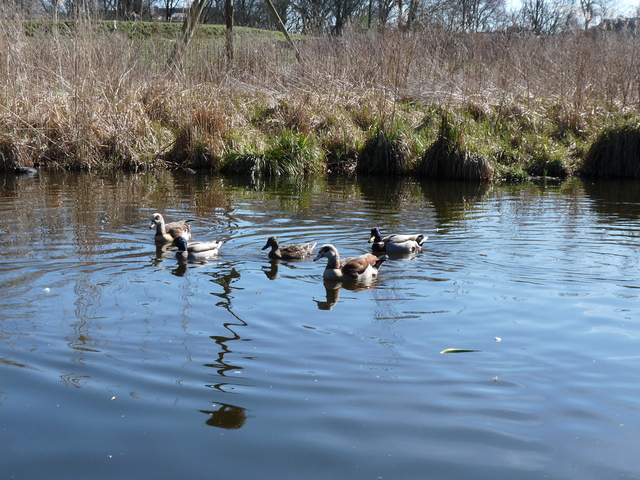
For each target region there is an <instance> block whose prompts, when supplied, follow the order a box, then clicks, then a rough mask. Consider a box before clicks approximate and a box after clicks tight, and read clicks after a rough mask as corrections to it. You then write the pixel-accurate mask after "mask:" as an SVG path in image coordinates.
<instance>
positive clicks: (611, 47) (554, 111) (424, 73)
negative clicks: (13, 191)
mask: <svg viewBox="0 0 640 480" xmlns="http://www.w3.org/2000/svg"><path fill="white" fill-rule="evenodd" d="M20 25H21V24H20V23H19V22H17V23H16V22H13V23H10V22H4V23H2V24H0V73H1V74H2V75H3V77H4V78H5V81H4V82H3V84H2V85H1V86H0V128H1V130H0V132H1V133H2V137H1V139H0V140H1V141H0V158H1V160H2V163H1V164H0V168H2V167H4V168H5V169H8V168H10V167H11V166H12V165H15V164H19V163H21V164H27V165H31V164H34V163H39V164H41V165H59V166H63V167H71V168H102V167H104V166H113V167H117V168H133V169H145V168H154V167H157V166H159V165H163V166H167V165H169V166H171V165H174V164H175V165H183V166H193V167H197V168H212V169H217V168H221V166H222V165H223V164H224V162H225V159H226V158H228V157H227V156H228V155H231V154H242V152H249V153H250V154H252V155H253V154H255V155H256V156H257V157H260V156H261V155H264V154H265V152H266V149H269V148H271V149H272V150H271V151H270V155H272V156H273V155H274V151H273V148H274V147H273V146H274V145H278V147H277V148H281V149H286V148H293V149H295V148H300V145H299V144H296V142H293V143H287V142H280V143H278V142H277V141H276V139H277V137H280V136H283V135H287V134H289V133H290V134H292V135H294V136H296V138H299V137H297V136H303V137H304V138H306V139H307V141H306V143H305V144H304V145H303V147H302V148H309V149H316V150H317V149H318V148H319V149H321V150H322V153H321V154H320V157H324V158H325V159H327V161H329V162H331V164H332V165H334V166H335V165H342V167H344V168H339V169H338V170H341V171H352V170H353V166H354V163H355V160H356V158H357V161H358V163H357V170H358V172H359V173H360V174H363V173H389V174H393V175H395V174H404V173H407V172H410V171H412V170H413V167H412V166H415V165H417V169H416V170H417V173H418V174H420V175H428V176H433V175H437V176H447V177H456V178H477V179H487V178H492V177H495V175H496V173H495V172H497V171H502V170H503V169H504V168H511V166H512V164H513V163H517V162H520V164H519V165H516V166H514V167H513V168H521V169H523V170H526V168H527V165H534V164H535V161H534V160H536V159H535V158H534V157H535V150H536V148H533V147H532V148H527V142H531V141H532V140H530V139H532V138H534V137H536V138H538V139H539V138H540V137H545V141H546V140H548V141H549V142H551V143H552V144H553V148H554V149H556V150H557V151H558V152H560V153H559V155H561V154H564V152H568V151H569V150H570V149H572V151H574V152H575V151H578V152H579V151H585V152H586V151H587V150H588V149H589V148H588V147H589V145H590V142H593V140H594V139H596V138H597V136H598V135H599V134H600V132H601V131H602V130H603V128H604V127H603V126H604V125H612V124H613V125H615V124H616V122H617V121H618V120H617V119H619V118H623V117H626V118H628V117H632V118H633V117H637V116H638V115H639V113H640V112H639V110H640V75H639V74H638V73H640V56H638V55H637V53H636V52H637V50H638V46H639V44H640V39H635V38H632V37H626V36H620V35H615V34H604V33H575V34H572V35H565V36H561V37H560V36H559V37H551V38H540V37H536V36H533V35H529V34H524V33H523V34H513V33H509V34H507V33H495V34H476V35H465V36H462V35H460V36H452V35H448V34H446V33H445V32H441V31H438V30H430V31H422V32H414V33H401V32H393V31H385V32H382V33H375V34H374V33H371V34H355V33H352V34H347V35H345V36H344V37H341V38H323V39H308V40H305V41H303V42H300V43H299V51H300V54H301V56H302V57H303V59H304V61H303V62H302V63H297V62H296V61H295V58H294V56H293V52H292V51H291V50H290V49H287V48H285V47H283V46H282V44H281V43H279V42H277V41H273V40H271V39H268V38H265V37H264V36H261V37H255V38H253V37H250V36H243V37H241V38H238V40H237V42H236V52H235V56H234V59H235V63H234V65H233V68H231V69H226V68H225V66H224V65H225V63H224V62H225V51H224V45H223V43H222V40H221V39H218V38H215V37H205V36H200V37H197V38H196V39H195V40H194V42H193V44H192V46H191V50H190V51H189V53H188V55H187V57H186V59H185V61H184V68H183V69H182V70H181V71H175V70H174V71H167V70H166V69H165V64H166V58H167V55H168V54H169V52H170V46H171V42H172V39H171V38H165V37H162V36H160V35H157V36H149V37H131V36H129V35H127V34H126V33H124V32H121V31H120V30H116V31H109V30H106V29H104V28H96V27H95V24H94V23H90V22H84V23H83V22H78V23H77V24H76V25H75V31H74V34H73V35H67V34H64V33H60V32H58V31H57V30H56V29H52V30H51V31H49V32H47V31H44V30H40V31H36V32H35V34H34V36H27V35H26V34H25V33H24V29H23V28H21V27H20ZM434 105H435V106H436V109H439V110H440V111H449V112H453V114H454V115H466V116H467V117H468V118H470V119H471V120H470V122H472V124H471V123H470V124H469V125H471V126H470V127H469V128H477V129H478V131H481V129H487V128H489V127H487V125H488V124H491V125H492V128H494V131H495V129H496V128H500V129H503V131H504V132H508V135H507V134H506V133H505V135H499V136H498V137H500V138H497V137H496V139H490V140H491V142H493V143H497V142H503V143H502V144H501V145H491V146H490V147H491V148H488V146H487V144H489V143H491V142H489V141H486V142H485V141H483V140H482V137H481V136H480V135H468V136H465V138H464V142H462V141H461V139H460V138H458V139H457V140H455V139H454V141H451V139H450V138H449V139H446V138H448V137H447V136H446V135H444V133H445V132H443V131H442V128H443V127H442V122H441V124H440V125H438V124H437V122H435V124H429V122H424V119H425V117H427V116H429V115H431V113H429V112H433V111H434ZM545 122H546V123H545ZM543 124H544V125H551V126H550V127H548V128H547V127H544V128H541V127H540V125H543ZM396 125H403V126H404V127H402V128H405V129H406V131H404V132H396V131H395V130H394V129H395V128H396V127H395V126H396ZM474 125H475V127H474ZM412 129H415V131H411V130H412ZM483 131H484V130H483ZM381 132H394V133H393V134H390V133H386V134H382V133H381ZM416 132H417V133H416ZM274 137H275V138H274ZM502 137H504V139H503V138H502ZM607 138H609V137H607ZM536 141H539V140H536ZM602 141H604V140H602ZM613 141H616V142H621V140H619V139H618V140H613ZM535 145H537V144H535V143H534V144H533V146H534V147H535ZM594 148H595V146H594ZM624 148H627V147H624ZM600 149H601V150H602V151H606V152H607V154H609V153H611V152H609V151H607V150H606V149H605V148H604V147H600ZM314 151H315V150H314ZM234 152H235V153H234ZM514 152H516V153H514ZM280 154H282V156H283V158H295V159H296V161H297V159H299V158H302V159H305V158H313V159H317V158H318V155H317V154H316V153H309V154H297V153H295V152H294V154H293V155H292V154H291V152H286V151H282V152H280ZM594 155H595V154H594ZM502 159H507V160H508V162H507V163H505V164H504V165H500V162H501V161H502ZM507 160H505V161H507ZM313 161H314V162H315V161H316V160H313ZM538 163H540V162H538ZM548 165H552V163H548ZM498 167H499V168H498ZM544 168H545V167H543V169H544ZM303 170H304V169H303ZM306 171H318V169H317V168H316V166H315V164H314V166H313V168H309V169H306ZM587 171H590V172H593V171H596V172H600V171H601V170H599V169H595V170H594V169H593V168H591V170H589V168H585V172H587ZM620 171H621V172H623V173H624V172H627V171H626V170H624V169H622V168H620ZM627 173H628V172H627Z"/></svg>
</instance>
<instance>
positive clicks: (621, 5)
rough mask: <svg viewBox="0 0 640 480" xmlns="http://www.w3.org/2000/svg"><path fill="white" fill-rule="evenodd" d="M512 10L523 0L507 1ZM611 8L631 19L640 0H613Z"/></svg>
mask: <svg viewBox="0 0 640 480" xmlns="http://www.w3.org/2000/svg"><path fill="white" fill-rule="evenodd" d="M507 2H508V5H509V7H510V8H512V9H514V10H516V9H518V8H520V7H521V6H522V2H521V0H507ZM611 6H612V8H614V9H615V10H616V12H617V13H619V14H621V15H623V16H627V17H631V16H634V15H635V14H636V11H637V9H638V7H639V6H640V0H612V1H611Z"/></svg>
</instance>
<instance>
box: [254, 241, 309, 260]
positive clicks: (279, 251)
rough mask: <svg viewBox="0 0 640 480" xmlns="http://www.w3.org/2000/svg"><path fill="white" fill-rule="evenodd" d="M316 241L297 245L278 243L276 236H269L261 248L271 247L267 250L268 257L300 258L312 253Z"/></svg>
mask: <svg viewBox="0 0 640 480" xmlns="http://www.w3.org/2000/svg"><path fill="white" fill-rule="evenodd" d="M316 245H317V243H303V244H299V245H280V244H279V243H278V239H277V238H276V237H269V238H268V239H267V243H266V245H265V246H264V247H262V250H266V249H267V248H269V247H271V251H270V252H269V258H277V259H281V260H282V259H285V260H291V259H301V258H305V257H309V256H311V255H312V254H313V249H314V248H316Z"/></svg>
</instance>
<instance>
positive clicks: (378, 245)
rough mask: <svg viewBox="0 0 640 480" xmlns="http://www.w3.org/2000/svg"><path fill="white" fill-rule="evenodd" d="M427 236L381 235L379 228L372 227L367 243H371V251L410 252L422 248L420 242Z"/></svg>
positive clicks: (424, 240)
mask: <svg viewBox="0 0 640 480" xmlns="http://www.w3.org/2000/svg"><path fill="white" fill-rule="evenodd" d="M428 238H429V237H427V236H426V235H422V234H420V235H401V234H395V235H388V236H386V237H383V236H382V235H381V234H380V229H379V228H378V227H374V228H372V229H371V238H370V239H369V243H372V244H373V245H371V251H372V252H389V253H412V252H419V251H421V250H422V244H423V243H424V242H426V241H427V239H428Z"/></svg>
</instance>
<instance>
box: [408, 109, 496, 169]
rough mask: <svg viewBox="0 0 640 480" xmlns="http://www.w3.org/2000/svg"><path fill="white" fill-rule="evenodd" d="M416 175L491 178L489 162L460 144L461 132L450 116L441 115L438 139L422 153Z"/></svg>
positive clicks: (445, 113) (447, 114)
mask: <svg viewBox="0 0 640 480" xmlns="http://www.w3.org/2000/svg"><path fill="white" fill-rule="evenodd" d="M416 174H417V175H419V176H422V177H431V178H448V179H456V180H474V181H486V180H491V179H493V177H494V168H493V167H492V166H491V164H490V163H489V161H488V160H487V159H486V158H484V157H482V156H480V155H479V154H478V153H475V152H468V151H466V150H465V149H464V148H463V145H462V131H461V129H460V128H459V127H458V126H457V124H456V122H455V121H454V119H453V117H452V116H451V115H450V114H449V113H447V112H444V113H442V115H441V118H440V128H439V131H438V138H437V139H436V141H435V143H434V144H433V145H432V146H431V147H429V148H428V149H427V151H426V152H425V153H424V155H423V157H422V160H421V162H420V163H419V164H418V167H417V169H416Z"/></svg>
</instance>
